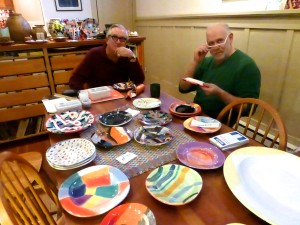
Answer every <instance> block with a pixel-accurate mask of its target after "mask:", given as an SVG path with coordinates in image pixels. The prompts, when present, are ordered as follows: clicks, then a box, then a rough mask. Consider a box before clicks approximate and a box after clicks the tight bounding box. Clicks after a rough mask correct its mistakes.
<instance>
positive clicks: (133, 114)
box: [125, 108, 140, 117]
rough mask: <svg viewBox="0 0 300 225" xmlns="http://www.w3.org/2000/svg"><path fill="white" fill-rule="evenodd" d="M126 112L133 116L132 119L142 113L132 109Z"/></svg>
mask: <svg viewBox="0 0 300 225" xmlns="http://www.w3.org/2000/svg"><path fill="white" fill-rule="evenodd" d="M125 112H127V113H129V114H130V115H132V117H135V116H136V115H138V114H139V113H140V111H139V110H135V109H131V108H128V109H126V110H125Z"/></svg>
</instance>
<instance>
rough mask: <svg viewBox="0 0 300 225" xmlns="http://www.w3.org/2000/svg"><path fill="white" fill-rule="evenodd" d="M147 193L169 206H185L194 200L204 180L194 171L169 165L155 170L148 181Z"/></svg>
mask: <svg viewBox="0 0 300 225" xmlns="http://www.w3.org/2000/svg"><path fill="white" fill-rule="evenodd" d="M146 188H147V191H148V192H149V193H150V195H152V196H153V197H154V198H155V199H157V200H158V201H160V202H162V203H165V204H168V205H175V206H176V205H185V204H187V203H189V202H191V201H192V200H194V199H195V198H196V197H197V196H198V194H199V193H200V191H201V189H202V178H201V176H200V175H199V174H198V173H197V172H196V171H195V170H193V169H191V168H189V167H186V166H181V165H176V164H168V165H164V166H161V167H158V168H156V169H155V170H153V171H152V172H151V173H150V174H149V176H148V177H147V179H146Z"/></svg>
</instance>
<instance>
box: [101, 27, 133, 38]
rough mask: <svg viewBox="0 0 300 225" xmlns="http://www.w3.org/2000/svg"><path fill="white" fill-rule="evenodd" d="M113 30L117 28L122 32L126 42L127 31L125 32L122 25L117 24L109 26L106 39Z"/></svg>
mask: <svg viewBox="0 0 300 225" xmlns="http://www.w3.org/2000/svg"><path fill="white" fill-rule="evenodd" d="M113 28H119V29H121V30H123V31H124V32H125V37H126V39H127V40H128V30H127V29H126V27H124V26H123V25H121V24H117V23H116V24H113V25H111V26H110V27H109V28H108V30H107V33H106V37H107V38H108V37H109V36H110V35H111V31H112V29H113Z"/></svg>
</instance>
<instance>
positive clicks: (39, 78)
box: [0, 37, 145, 144]
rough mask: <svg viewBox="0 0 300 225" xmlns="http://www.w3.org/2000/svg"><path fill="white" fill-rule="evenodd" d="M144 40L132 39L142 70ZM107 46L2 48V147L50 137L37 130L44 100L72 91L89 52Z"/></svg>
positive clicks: (50, 44)
mask: <svg viewBox="0 0 300 225" xmlns="http://www.w3.org/2000/svg"><path fill="white" fill-rule="evenodd" d="M144 40H145V38H144V37H132V38H130V39H129V43H130V47H131V48H135V53H136V54H137V57H138V60H139V62H140V64H141V66H143V65H144V56H143V41H144ZM105 43H106V40H105V39H97V40H85V41H76V42H54V41H49V42H48V43H33V44H14V45H10V46H0V67H1V70H0V144H1V143H5V142H9V141H14V140H19V139H24V138H29V137H34V136H37V135H41V134H46V133H48V132H47V131H44V130H40V131H38V130H36V129H34V124H35V123H36V122H37V121H36V120H37V119H36V118H39V117H40V116H44V114H45V108H44V105H43V104H42V99H43V97H44V96H47V95H53V94H54V93H62V92H63V91H64V90H66V89H69V86H68V82H69V78H70V76H71V74H72V70H73V69H74V68H75V67H76V66H77V65H78V64H79V63H80V61H81V60H82V59H83V57H84V56H85V54H86V52H87V51H88V50H89V49H91V48H93V47H96V46H99V45H103V44H105ZM30 129H31V130H30ZM33 130H34V132H33ZM1 135H2V136H3V137H2V136H1Z"/></svg>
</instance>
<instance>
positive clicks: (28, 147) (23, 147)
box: [0, 134, 50, 154]
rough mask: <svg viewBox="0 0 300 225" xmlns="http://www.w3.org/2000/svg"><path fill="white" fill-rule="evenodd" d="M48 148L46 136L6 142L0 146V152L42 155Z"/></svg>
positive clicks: (48, 143)
mask: <svg viewBox="0 0 300 225" xmlns="http://www.w3.org/2000/svg"><path fill="white" fill-rule="evenodd" d="M49 147H50V142H49V137H48V134H45V135H41V136H36V137H32V138H28V139H23V140H18V141H14V142H8V143H4V144H1V145H0V151H1V152H3V151H13V152H16V153H23V152H30V151H31V152H33V151H37V152H41V153H42V154H43V153H45V152H46V151H47V149H48V148H49Z"/></svg>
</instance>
